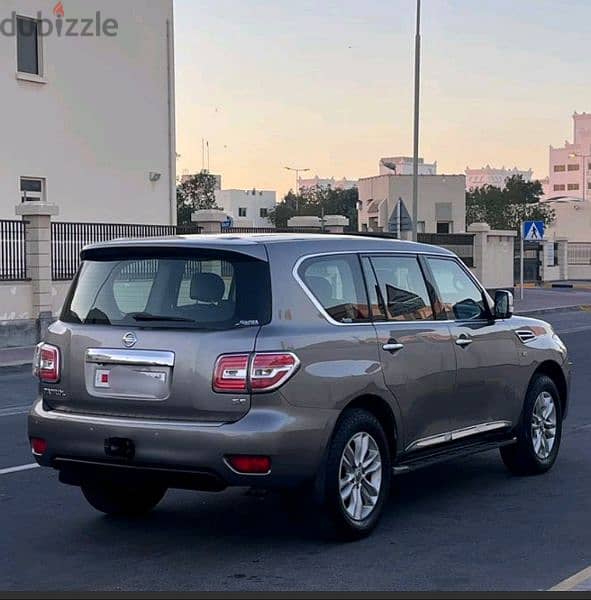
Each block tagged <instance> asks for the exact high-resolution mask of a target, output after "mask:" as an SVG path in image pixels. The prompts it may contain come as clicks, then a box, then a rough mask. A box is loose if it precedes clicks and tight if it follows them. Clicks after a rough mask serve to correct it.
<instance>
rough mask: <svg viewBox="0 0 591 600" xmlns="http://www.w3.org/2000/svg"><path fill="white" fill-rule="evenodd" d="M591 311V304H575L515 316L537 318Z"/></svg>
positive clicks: (519, 312) (527, 311)
mask: <svg viewBox="0 0 591 600" xmlns="http://www.w3.org/2000/svg"><path fill="white" fill-rule="evenodd" d="M576 311H587V312H589V311H591V304H574V305H573V306H550V307H548V308H536V309H532V310H520V311H516V312H515V314H516V315H518V316H521V317H536V316H539V315H548V314H552V313H561V312H576Z"/></svg>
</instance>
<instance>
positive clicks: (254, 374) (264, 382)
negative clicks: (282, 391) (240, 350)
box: [250, 352, 299, 391]
mask: <svg viewBox="0 0 591 600" xmlns="http://www.w3.org/2000/svg"><path fill="white" fill-rule="evenodd" d="M298 365H299V361H298V359H297V357H296V356H295V354H292V353H291V352H277V353H271V352H269V353H260V354H255V357H254V360H253V361H252V368H251V371H250V385H251V387H252V389H253V390H259V391H263V390H272V389H275V388H278V387H279V386H280V385H283V384H284V383H285V382H286V381H287V380H288V379H289V378H290V377H291V376H292V375H293V374H294V373H295V372H296V369H297V368H298Z"/></svg>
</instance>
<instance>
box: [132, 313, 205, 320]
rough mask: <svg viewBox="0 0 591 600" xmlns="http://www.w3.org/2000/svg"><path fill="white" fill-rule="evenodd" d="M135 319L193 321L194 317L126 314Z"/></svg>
mask: <svg viewBox="0 0 591 600" xmlns="http://www.w3.org/2000/svg"><path fill="white" fill-rule="evenodd" d="M127 316H128V317H131V318H132V319H134V320H135V321H174V322H178V323H195V319H187V318H185V317H172V316H170V315H152V314H150V313H145V312H142V313H130V314H128V315H127Z"/></svg>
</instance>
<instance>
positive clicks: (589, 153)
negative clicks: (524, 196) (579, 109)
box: [546, 112, 591, 200]
mask: <svg viewBox="0 0 591 600" xmlns="http://www.w3.org/2000/svg"><path fill="white" fill-rule="evenodd" d="M573 130H574V131H573V142H572V143H570V142H568V141H565V142H564V146H562V147H561V148H554V147H553V146H550V151H549V163H550V176H549V181H548V186H547V188H546V199H547V200H551V199H553V198H560V197H564V196H571V197H574V198H580V199H583V200H586V199H588V198H589V196H590V194H591V181H590V178H589V172H590V171H591V113H585V112H584V113H580V114H579V113H576V112H575V113H574V115H573Z"/></svg>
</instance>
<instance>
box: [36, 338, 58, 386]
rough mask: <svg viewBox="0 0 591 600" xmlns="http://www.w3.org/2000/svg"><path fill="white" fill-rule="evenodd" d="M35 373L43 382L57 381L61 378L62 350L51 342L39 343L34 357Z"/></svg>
mask: <svg viewBox="0 0 591 600" xmlns="http://www.w3.org/2000/svg"><path fill="white" fill-rule="evenodd" d="M33 374H34V375H35V376H37V377H38V378H39V381H41V382H42V383H57V382H58V381H59V380H60V351H59V348H56V347H55V346H52V345H51V344H45V343H44V342H42V343H41V344H37V347H36V348H35V357H34V359H33Z"/></svg>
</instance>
